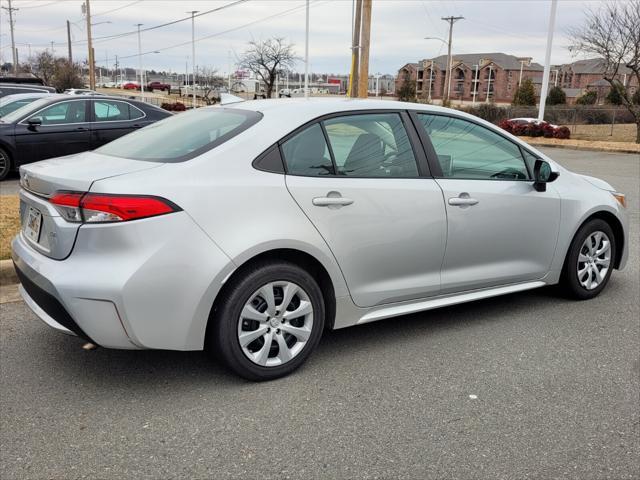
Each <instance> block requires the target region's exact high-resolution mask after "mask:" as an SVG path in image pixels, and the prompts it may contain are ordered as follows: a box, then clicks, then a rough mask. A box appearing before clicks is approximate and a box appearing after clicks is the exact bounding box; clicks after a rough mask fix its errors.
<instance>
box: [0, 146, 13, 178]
mask: <svg viewBox="0 0 640 480" xmlns="http://www.w3.org/2000/svg"><path fill="white" fill-rule="evenodd" d="M11 166H12V164H11V157H10V156H9V154H8V153H7V151H6V150H5V149H4V148H0V181H1V180H4V179H5V178H7V175H9V172H10V171H11Z"/></svg>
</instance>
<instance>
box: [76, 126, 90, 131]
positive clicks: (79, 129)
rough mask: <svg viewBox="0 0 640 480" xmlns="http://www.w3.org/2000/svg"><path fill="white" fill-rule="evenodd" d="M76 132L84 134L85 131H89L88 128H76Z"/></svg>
mask: <svg viewBox="0 0 640 480" xmlns="http://www.w3.org/2000/svg"><path fill="white" fill-rule="evenodd" d="M76 130H77V131H78V132H86V131H87V130H89V129H88V128H85V127H78V128H76Z"/></svg>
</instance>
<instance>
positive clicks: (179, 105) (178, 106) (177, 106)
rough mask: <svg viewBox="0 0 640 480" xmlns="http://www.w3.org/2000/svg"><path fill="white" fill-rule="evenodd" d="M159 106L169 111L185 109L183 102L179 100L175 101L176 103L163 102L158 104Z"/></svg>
mask: <svg viewBox="0 0 640 480" xmlns="http://www.w3.org/2000/svg"><path fill="white" fill-rule="evenodd" d="M160 108H163V109H165V110H168V111H170V112H184V111H185V110H186V109H187V107H185V105H184V103H181V102H176V103H168V102H164V103H163V104H162V105H160Z"/></svg>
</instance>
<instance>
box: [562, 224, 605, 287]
mask: <svg viewBox="0 0 640 480" xmlns="http://www.w3.org/2000/svg"><path fill="white" fill-rule="evenodd" d="M615 258H616V242H615V236H614V234H613V230H611V227H610V226H609V224H608V223H607V222H605V221H604V220H601V219H593V220H591V221H589V222H587V223H586V224H584V225H583V226H582V227H581V228H580V229H579V230H578V232H577V233H576V235H575V237H574V238H573V241H572V242H571V246H570V247H569V252H568V253H567V258H566V260H565V265H564V270H563V273H562V279H561V284H562V286H563V287H564V290H565V292H566V293H567V294H568V295H569V296H571V297H573V298H576V299H579V300H587V299H590V298H593V297H595V296H597V295H598V294H599V293H600V292H601V291H602V290H604V288H605V286H606V285H607V283H608V282H609V279H610V278H611V272H612V271H613V265H614V261H615Z"/></svg>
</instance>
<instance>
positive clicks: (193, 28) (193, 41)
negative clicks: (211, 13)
mask: <svg viewBox="0 0 640 480" xmlns="http://www.w3.org/2000/svg"><path fill="white" fill-rule="evenodd" d="M187 13H190V14H191V59H192V63H191V77H192V79H193V108H196V13H198V10H192V11H190V12H187Z"/></svg>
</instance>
